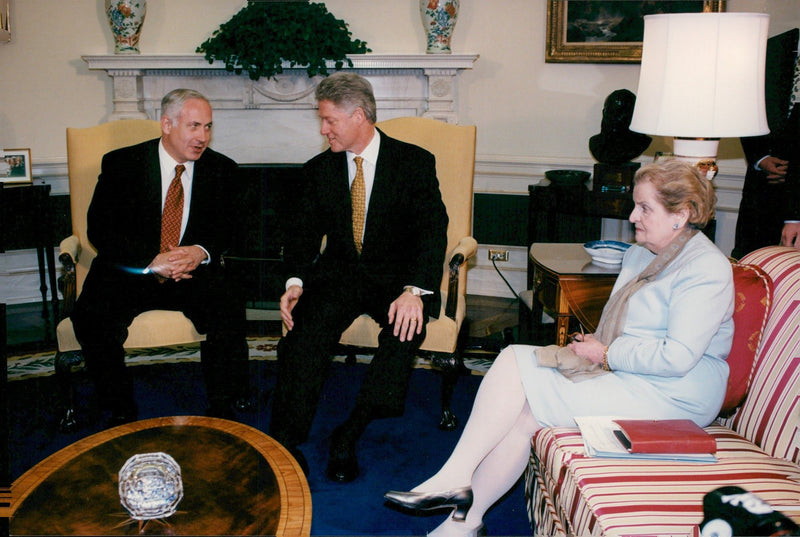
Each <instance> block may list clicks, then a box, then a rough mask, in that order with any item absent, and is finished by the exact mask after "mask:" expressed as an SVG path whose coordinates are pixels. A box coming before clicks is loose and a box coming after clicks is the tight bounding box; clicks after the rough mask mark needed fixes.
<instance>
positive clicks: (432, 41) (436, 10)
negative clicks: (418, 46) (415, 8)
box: [419, 0, 458, 54]
mask: <svg viewBox="0 0 800 537" xmlns="http://www.w3.org/2000/svg"><path fill="white" fill-rule="evenodd" d="M419 11H420V14H421V15H422V25H423V26H424V27H425V32H426V33H427V35H428V48H427V50H426V51H425V52H427V53H428V54H450V52H451V51H450V38H451V37H452V35H453V28H455V26H456V20H457V19H458V0H419Z"/></svg>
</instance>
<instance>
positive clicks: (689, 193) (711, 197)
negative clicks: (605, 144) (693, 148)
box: [633, 159, 717, 229]
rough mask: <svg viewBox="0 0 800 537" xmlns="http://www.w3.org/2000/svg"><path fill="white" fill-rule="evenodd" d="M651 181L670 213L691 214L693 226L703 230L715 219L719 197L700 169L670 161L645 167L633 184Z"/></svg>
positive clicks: (690, 218) (637, 173)
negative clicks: (684, 211)
mask: <svg viewBox="0 0 800 537" xmlns="http://www.w3.org/2000/svg"><path fill="white" fill-rule="evenodd" d="M643 181H647V182H648V183H650V184H651V185H653V186H654V187H655V189H656V196H657V198H658V200H659V201H660V202H661V204H662V205H663V206H664V208H665V209H666V210H667V212H670V213H677V212H680V211H681V210H683V209H687V210H688V211H689V220H688V222H689V224H691V225H693V226H694V227H696V228H698V229H703V228H704V227H706V224H708V222H709V221H710V220H711V219H713V218H714V213H715V211H716V205H717V194H716V192H715V191H714V185H713V184H712V183H711V181H709V180H708V179H706V178H705V177H704V176H703V174H701V173H700V170H698V169H697V168H696V167H694V166H692V165H691V164H689V163H687V162H684V161H682V160H677V159H666V160H660V161H658V162H654V163H653V164H647V165H646V166H642V167H641V168H639V170H638V171H637V172H636V175H635V176H634V177H633V183H634V184H639V183H641V182H643Z"/></svg>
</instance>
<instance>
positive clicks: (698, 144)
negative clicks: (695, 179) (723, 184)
mask: <svg viewBox="0 0 800 537" xmlns="http://www.w3.org/2000/svg"><path fill="white" fill-rule="evenodd" d="M672 143H673V146H672V147H673V148H674V149H673V153H674V155H675V158H677V159H679V160H683V161H684V162H688V163H690V164H692V165H693V166H695V167H697V168H698V169H699V170H700V172H701V173H702V174H703V175H705V177H706V179H708V180H709V181H710V180H712V179H713V178H714V176H715V175H717V171H718V169H719V168H717V149H719V138H679V137H677V136H676V137H675V138H673V139H672Z"/></svg>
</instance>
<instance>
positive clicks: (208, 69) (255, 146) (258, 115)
mask: <svg viewBox="0 0 800 537" xmlns="http://www.w3.org/2000/svg"><path fill="white" fill-rule="evenodd" d="M349 58H350V59H351V61H352V62H353V67H352V68H348V70H353V71H355V72H357V73H359V74H361V75H363V76H365V77H366V78H367V79H369V81H370V82H371V83H372V85H373V88H374V91H375V100H376V103H377V106H378V120H384V119H390V118H393V117H399V116H409V115H410V116H426V117H431V118H434V119H439V120H442V121H447V122H449V123H458V91H457V90H458V84H457V82H458V81H457V77H458V74H459V72H460V71H462V70H464V69H472V66H473V63H474V62H475V61H476V60H477V59H478V55H477V54H438V55H435V54H354V55H351V56H349ZM83 59H84V61H86V63H87V64H88V66H89V69H91V70H98V69H100V70H104V71H106V72H107V73H108V75H109V76H110V77H111V79H112V81H113V110H111V114H110V119H112V120H114V119H123V118H148V117H149V118H153V119H155V118H158V117H159V116H160V114H161V110H160V106H161V97H162V96H163V95H164V94H165V93H167V92H168V91H170V90H172V89H175V88H180V87H189V88H193V89H196V90H198V91H200V92H201V93H203V94H204V95H205V96H206V97H208V99H209V101H211V105H212V107H213V109H214V135H213V136H214V138H213V141H212V144H211V145H212V147H213V148H214V149H216V150H218V151H221V152H222V153H225V154H226V155H228V156H230V157H231V158H233V159H234V160H236V161H237V162H240V163H265V162H270V163H276V162H278V163H284V162H305V161H306V160H308V159H309V158H311V157H312V156H314V155H315V154H317V153H319V152H320V151H321V150H322V149H323V148H324V147H325V145H324V140H323V138H322V137H321V136H320V135H319V121H318V119H317V116H316V102H315V100H314V89H315V87H316V85H317V83H318V82H319V80H321V79H322V77H320V76H317V77H313V78H309V77H308V75H307V74H306V72H305V69H303V68H289V65H288V64H286V65H285V66H284V67H285V70H284V72H283V73H282V74H280V75H276V77H275V78H274V79H265V78H261V79H259V80H257V81H253V80H250V78H249V77H248V76H247V75H246V74H241V75H237V74H235V73H232V72H229V71H226V70H225V66H224V64H222V62H214V63H213V64H209V63H208V61H207V60H205V58H204V57H203V56H202V55H199V54H190V55H161V54H157V55H101V56H88V55H87V56H83ZM329 71H330V72H333V71H334V66H333V62H329Z"/></svg>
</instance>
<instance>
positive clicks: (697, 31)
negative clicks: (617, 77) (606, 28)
mask: <svg viewBox="0 0 800 537" xmlns="http://www.w3.org/2000/svg"><path fill="white" fill-rule="evenodd" d="M768 29H769V15H766V14H760V13H680V14H667V15H648V16H645V17H644V41H643V47H642V66H641V71H640V74H639V88H638V91H637V95H636V106H635V107H634V111H633V119H632V121H631V126H630V128H631V130H633V131H637V132H642V133H645V134H651V135H658V136H673V137H676V139H678V138H693V139H698V138H702V139H708V138H711V139H716V140H705V141H706V142H707V144H706V147H700V148H699V149H697V150H696V151H697V152H699V153H702V154H700V155H696V156H705V157H711V158H715V157H716V149H717V148H716V145H717V143H718V141H719V140H718V139H719V138H722V137H740V136H756V135H761V134H766V133H767V132H769V128H768V126H767V115H766V108H765V105H764V64H765V59H766V49H767V34H768ZM676 141H677V140H676ZM708 144H710V145H708ZM675 149H676V151H675V152H676V156H677V155H679V154H680V153H679V148H678V147H676V148H675ZM681 150H683V148H681ZM690 151H691V150H690ZM709 152H711V154H708V153H709Z"/></svg>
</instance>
